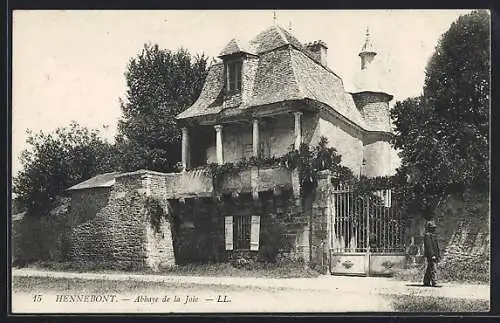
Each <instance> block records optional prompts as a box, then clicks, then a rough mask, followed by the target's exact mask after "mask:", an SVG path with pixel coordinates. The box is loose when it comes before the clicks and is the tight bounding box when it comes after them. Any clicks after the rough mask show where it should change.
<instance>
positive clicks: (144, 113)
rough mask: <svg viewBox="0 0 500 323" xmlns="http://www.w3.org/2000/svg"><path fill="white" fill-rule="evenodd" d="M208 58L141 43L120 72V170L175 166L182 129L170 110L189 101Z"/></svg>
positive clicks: (168, 169) (195, 93)
mask: <svg viewBox="0 0 500 323" xmlns="http://www.w3.org/2000/svg"><path fill="white" fill-rule="evenodd" d="M206 65H207V58H206V57H205V56H204V55H201V56H196V57H192V56H191V54H190V53H189V52H188V51H187V50H185V49H179V50H177V51H175V52H173V51H170V50H165V49H161V48H159V47H158V45H150V44H146V45H144V48H143V50H142V52H141V53H140V54H139V55H138V56H137V57H135V58H133V59H131V60H130V62H129V64H128V69H127V72H126V73H125V77H126V80H127V95H126V100H125V101H122V102H121V109H122V112H123V115H122V119H121V120H120V121H119V124H118V131H119V134H118V136H117V138H116V143H117V147H118V149H119V150H120V152H121V154H122V156H123V159H122V163H121V164H122V168H123V169H124V170H128V171H131V170H136V169H142V168H143V169H150V170H155V171H162V172H171V171H173V170H174V166H175V163H176V162H177V161H178V160H180V159H181V148H180V140H181V132H180V129H179V128H178V126H177V123H176V120H175V116H176V115H177V114H179V113H180V112H182V111H184V110H185V109H186V108H187V107H189V106H190V105H191V104H193V103H194V101H195V100H196V99H197V97H198V96H199V94H200V92H201V89H202V86H203V82H204V80H205V76H206V70H207V69H206Z"/></svg>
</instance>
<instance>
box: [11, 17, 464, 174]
mask: <svg viewBox="0 0 500 323" xmlns="http://www.w3.org/2000/svg"><path fill="white" fill-rule="evenodd" d="M275 12H276V23H277V24H278V25H280V26H282V27H283V28H286V29H288V28H291V32H292V34H294V35H295V36H296V37H297V38H298V39H299V40H300V41H301V42H303V43H306V42H310V41H314V40H323V41H324V42H326V44H327V46H328V57H327V61H328V66H329V67H330V68H331V69H332V70H333V71H334V72H335V73H336V74H337V75H339V76H340V77H342V79H343V81H344V85H345V88H346V90H349V89H351V88H352V83H353V78H354V77H355V75H356V72H358V71H359V69H360V58H359V56H358V53H359V51H360V49H361V46H362V45H363V42H364V38H365V30H366V28H367V27H369V30H370V34H371V38H372V40H373V42H374V45H375V47H376V48H377V49H378V55H377V59H378V60H379V65H380V66H382V67H383V70H384V71H385V72H386V74H384V77H385V83H386V84H387V85H388V89H389V91H390V92H392V93H391V94H393V95H394V100H393V102H395V101H396V100H403V99H405V98H407V97H411V96H417V95H419V94H420V93H421V92H422V86H423V82H424V77H425V67H426V64H427V61H428V59H429V58H430V56H431V55H432V53H433V51H434V48H435V46H436V45H437V43H438V40H439V38H440V36H441V35H442V34H443V33H444V32H446V30H448V28H449V27H450V25H451V23H453V22H454V21H455V20H456V19H457V18H458V17H459V16H460V15H462V14H465V13H468V12H470V10H366V11H364V10H351V11H347V10H321V11H320V10H276V11H275ZM273 16H274V11H273V10H221V11H219V10H217V11H216V10H193V11H190V10H182V11H175V10H167V11H162V10H152V11H148V10H141V11H133V10H106V11H102V10H88V11H87V10H78V11H71V10H70V11H64V10H57V11H51V10H43V11H41V10H16V11H15V12H14V15H13V31H12V35H13V38H12V45H13V48H12V55H13V56H12V173H13V175H15V174H16V173H17V172H18V171H19V170H20V169H21V165H20V162H19V160H18V159H19V156H20V153H21V151H22V150H23V149H24V148H25V147H26V138H27V134H26V130H27V129H30V130H32V131H33V132H38V131H40V130H41V131H44V132H51V131H53V130H55V129H56V128H57V127H64V126H67V125H69V124H70V122H71V121H72V120H74V121H77V122H78V123H80V124H81V125H83V126H87V127H89V128H98V129H101V131H102V134H103V136H104V137H105V138H106V139H108V140H110V141H112V139H113V137H114V135H115V134H116V125H117V122H118V119H119V118H120V116H121V110H120V104H119V99H120V98H122V99H125V98H126V95H125V93H126V82H125V76H124V73H125V71H126V69H127V64H128V62H129V60H130V59H131V58H132V57H135V56H136V55H137V54H138V53H139V52H140V50H141V49H142V48H143V46H144V44H145V43H151V44H155V43H157V44H158V45H159V46H160V47H161V48H166V49H171V50H175V49H178V48H180V47H183V48H186V49H187V50H188V51H189V52H191V53H192V54H201V53H204V54H205V55H207V56H209V57H217V55H218V53H219V52H220V50H221V49H222V48H223V47H224V46H225V45H226V44H227V43H228V42H229V41H230V40H231V39H232V38H239V39H241V40H249V39H251V38H253V37H254V36H255V35H257V34H258V33H259V32H260V31H262V30H264V29H266V28H268V27H270V26H271V25H272V24H273V23H274V20H273ZM103 126H107V127H106V128H103Z"/></svg>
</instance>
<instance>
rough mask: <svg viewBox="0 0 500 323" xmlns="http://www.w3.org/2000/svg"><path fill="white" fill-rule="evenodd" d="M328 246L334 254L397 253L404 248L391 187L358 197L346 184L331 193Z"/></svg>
mask: <svg viewBox="0 0 500 323" xmlns="http://www.w3.org/2000/svg"><path fill="white" fill-rule="evenodd" d="M331 199H332V200H331V205H332V221H331V222H330V223H331V226H332V227H331V230H330V232H331V240H330V246H331V250H332V251H333V252H337V253H367V252H371V253H400V252H403V251H404V242H403V234H404V228H403V222H402V219H401V213H400V212H399V209H398V208H397V206H396V205H394V204H393V201H392V194H391V191H390V190H381V191H377V192H374V193H373V194H372V195H369V196H357V195H356V194H355V193H354V192H353V191H352V190H351V189H350V188H349V187H335V188H334V189H333V191H332V195H331Z"/></svg>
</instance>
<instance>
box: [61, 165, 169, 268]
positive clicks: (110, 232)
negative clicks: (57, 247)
mask: <svg viewBox="0 0 500 323" xmlns="http://www.w3.org/2000/svg"><path fill="white" fill-rule="evenodd" d="M88 190H89V192H84V191H76V192H74V193H73V198H74V199H75V200H76V201H78V200H79V199H78V197H79V196H80V195H82V194H84V195H85V196H86V202H87V203H86V204H84V203H82V204H75V206H78V207H74V208H72V210H71V217H72V218H73V219H75V221H77V222H79V223H78V224H76V225H75V226H74V227H73V229H72V232H71V247H70V259H72V260H73V261H74V262H76V263H87V262H93V263H99V264H100V265H103V266H106V267H110V268H121V269H141V268H151V269H153V270H156V269H158V268H159V267H160V266H169V265H173V264H175V258H174V252H173V245H172V233H171V229H170V223H169V221H168V213H169V206H168V201H167V200H166V198H165V194H166V193H165V178H164V174H161V173H155V172H149V171H138V172H134V173H127V174H123V175H120V176H118V177H117V178H116V179H115V184H114V186H113V187H112V188H111V189H110V190H109V192H108V193H107V196H108V199H107V203H106V204H105V205H104V206H103V207H102V208H100V209H98V208H96V207H95V205H94V204H95V201H101V200H102V198H100V195H101V194H102V193H101V192H100V191H101V190H100V189H88ZM85 191H87V190H85ZM92 197H93V198H92ZM153 199H154V200H155V201H157V202H158V204H159V205H160V207H161V212H162V214H163V215H164V216H160V217H159V218H158V219H156V221H154V220H153V219H152V217H153V216H155V215H154V214H152V211H151V209H150V208H149V207H148V205H149V204H148V201H151V200H153ZM89 209H90V210H97V211H96V212H95V213H94V215H93V217H90V218H89V216H88V213H89V212H88V210H89ZM82 216H84V218H82ZM77 219H78V220H77ZM153 222H155V223H156V224H155V225H153Z"/></svg>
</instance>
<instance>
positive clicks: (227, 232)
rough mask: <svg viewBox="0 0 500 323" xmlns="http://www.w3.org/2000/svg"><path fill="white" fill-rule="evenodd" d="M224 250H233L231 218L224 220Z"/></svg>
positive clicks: (227, 217)
mask: <svg viewBox="0 0 500 323" xmlns="http://www.w3.org/2000/svg"><path fill="white" fill-rule="evenodd" d="M225 236H226V250H233V217H232V216H226V220H225Z"/></svg>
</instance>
